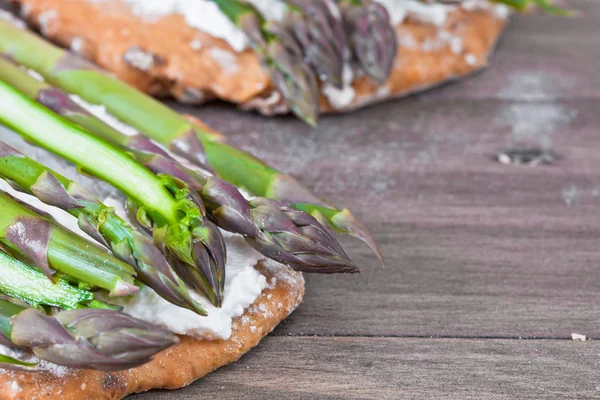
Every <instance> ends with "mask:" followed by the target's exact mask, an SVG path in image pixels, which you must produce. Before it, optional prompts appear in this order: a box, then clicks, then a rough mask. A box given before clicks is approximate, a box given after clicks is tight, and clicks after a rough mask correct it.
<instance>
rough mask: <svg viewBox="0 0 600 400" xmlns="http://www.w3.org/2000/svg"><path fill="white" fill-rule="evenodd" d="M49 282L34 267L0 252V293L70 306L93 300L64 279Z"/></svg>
mask: <svg viewBox="0 0 600 400" xmlns="http://www.w3.org/2000/svg"><path fill="white" fill-rule="evenodd" d="M55 281H56V282H55V283H52V282H51V281H50V280H49V279H47V278H46V276H44V274H43V273H42V272H40V271H39V270H38V269H35V268H31V267H30V266H28V265H26V264H24V263H22V262H20V261H18V260H16V259H14V258H12V257H11V256H9V255H8V254H6V253H4V252H2V251H0V292H2V293H4V294H5V295H8V296H11V297H14V298H17V299H19V300H22V301H24V302H26V303H28V304H30V305H32V306H34V307H37V306H38V305H46V306H55V307H60V308H63V309H73V308H77V307H78V306H80V305H84V304H86V303H89V302H91V301H92V300H94V294H93V293H92V292H88V291H87V290H81V289H78V288H76V287H74V286H71V285H70V284H69V282H67V281H66V280H64V279H55Z"/></svg>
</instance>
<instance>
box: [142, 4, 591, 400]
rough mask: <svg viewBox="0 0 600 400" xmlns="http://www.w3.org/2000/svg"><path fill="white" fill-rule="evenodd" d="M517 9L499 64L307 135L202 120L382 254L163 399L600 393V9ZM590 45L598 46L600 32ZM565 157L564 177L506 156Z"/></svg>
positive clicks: (282, 126) (353, 247) (272, 123)
mask: <svg viewBox="0 0 600 400" xmlns="http://www.w3.org/2000/svg"><path fill="white" fill-rule="evenodd" d="M570 3H571V4H572V5H573V7H574V8H577V9H579V10H582V11H584V12H585V14H586V15H585V17H584V18H579V19H564V18H553V17H547V16H539V15H532V16H516V17H515V18H514V19H513V21H512V22H511V26H510V28H509V30H508V32H507V33H506V34H505V36H504V38H503V39H502V41H501V42H500V44H499V47H498V51H497V54H496V56H495V57H494V59H493V63H492V66H491V68H489V69H488V70H486V71H483V72H481V73H479V74H477V75H476V76H473V77H471V78H469V79H468V80H465V81H462V82H460V83H455V84H451V85H447V86H445V87H443V88H438V89H436V90H433V91H431V92H429V93H425V94H423V95H420V96H414V97H411V98H408V99H404V100H398V101H393V102H389V103H386V104H383V105H380V106H377V107H372V108H369V109H366V110H363V111H359V112H356V113H354V114H351V115H344V116H330V117H325V118H323V119H322V121H321V123H320V126H319V128H318V129H317V130H310V129H309V128H307V127H306V126H305V125H303V124H302V123H301V122H299V121H297V120H295V119H294V118H292V117H282V118H277V119H266V118H262V117H260V116H258V115H253V114H247V113H241V112H237V111H236V110H235V109H234V108H233V107H230V106H225V105H209V106H206V107H203V108H201V109H197V110H195V109H191V108H184V107H178V108H179V109H180V110H181V111H185V112H193V113H195V114H197V115H198V116H200V117H201V118H202V119H203V120H205V121H206V122H208V123H209V124H210V125H211V126H212V127H214V128H216V129H218V130H220V131H222V132H223V133H224V134H226V135H227V136H228V137H229V139H230V140H231V141H232V142H233V143H235V144H237V145H239V146H241V147H243V148H244V149H246V150H249V151H251V152H253V153H254V154H256V155H258V156H259V157H261V158H263V159H265V160H267V161H268V162H269V163H272V164H274V165H275V166H277V167H279V168H281V169H283V170H285V171H286V172H289V173H291V174H294V175H296V176H298V177H300V178H301V180H302V181H303V182H305V183H306V184H307V185H309V186H311V187H312V188H313V189H314V190H315V191H316V192H317V193H320V194H322V195H323V196H324V197H326V198H328V199H330V200H331V201H333V202H334V203H335V204H338V205H343V206H347V207H349V208H351V209H352V210H353V211H355V213H356V214H357V216H358V217H360V218H361V219H362V220H363V221H364V222H365V223H366V225H367V226H368V227H369V228H370V229H371V230H372V231H373V233H374V234H375V236H376V239H377V240H378V241H379V243H380V244H381V245H382V248H383V252H384V253H385V256H386V258H387V267H386V268H385V269H382V268H381V267H380V265H378V263H377V260H376V259H375V257H373V256H372V254H371V253H370V252H369V250H368V249H367V247H366V246H363V245H361V244H360V243H358V242H356V241H353V240H351V239H348V238H344V239H342V242H343V244H344V245H345V246H347V248H348V249H349V254H350V255H351V257H352V258H353V259H354V260H356V262H357V263H358V264H359V265H361V266H362V270H363V273H362V275H360V276H307V293H306V297H305V301H304V303H303V304H302V305H301V306H300V308H299V309H298V310H297V311H296V312H295V313H294V314H293V315H292V316H291V317H290V318H288V320H286V321H285V322H284V323H282V324H281V326H279V327H278V328H277V329H276V330H275V332H273V334H272V335H270V336H269V337H267V338H265V339H264V340H263V341H262V342H261V344H260V345H259V346H258V347H257V348H256V349H255V350H253V351H252V352H250V353H249V354H247V355H246V356H244V357H243V358H242V359H241V360H240V361H239V362H237V363H236V364H234V365H230V366H228V367H225V368H222V369H220V370H218V371H216V372H214V373H213V374H211V375H209V376H208V377H206V378H205V379H203V380H201V381H199V382H196V383H195V384H193V385H191V386H190V387H188V388H185V389H181V390H179V391H177V392H169V391H154V392H150V393H146V394H141V395H135V396H131V397H130V399H132V400H159V399H160V400H162V399H165V400H166V399H173V398H177V399H200V398H215V399H336V398H343V399H404V398H407V399H408V398H410V399H412V398H416V399H470V398H474V399H479V398H487V399H525V398H530V399H540V398H556V399H567V398H573V399H583V398H592V397H596V396H600V373H599V371H598V370H599V366H598V363H600V347H599V346H598V342H597V341H593V340H592V341H589V340H588V341H585V342H581V341H575V340H573V339H572V334H573V333H577V334H581V335H586V336H587V338H588V339H598V338H600V151H598V150H599V149H600V147H599V140H600V37H598V34H599V31H598V26H600V5H598V3H597V0H578V1H571V2H570ZM593 35H596V36H595V37H594V36H593ZM514 148H528V149H530V148H538V149H540V148H541V149H543V150H545V151H548V152H549V151H552V152H554V153H555V154H556V156H557V159H556V160H554V161H552V162H551V163H550V164H548V165H542V164H538V165H536V166H531V165H505V164H502V163H500V162H498V160H497V158H496V155H497V153H498V152H500V151H503V150H506V149H514Z"/></svg>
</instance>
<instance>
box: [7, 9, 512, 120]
mask: <svg viewBox="0 0 600 400" xmlns="http://www.w3.org/2000/svg"><path fill="white" fill-rule="evenodd" d="M11 1H12V2H14V3H19V4H21V6H22V8H21V10H22V14H23V15H24V16H25V17H26V18H27V20H28V22H29V23H30V24H32V25H33V26H35V27H36V28H38V29H40V30H41V32H42V33H43V34H44V35H46V36H47V37H49V38H51V39H53V40H54V41H56V42H58V43H59V44H61V45H63V46H65V47H68V48H71V49H72V50H73V51H76V52H79V53H81V55H83V56H84V57H86V58H88V59H90V60H92V61H94V62H96V63H97V64H99V65H101V66H102V67H104V68H105V69H107V70H109V71H112V72H114V73H115V74H116V75H117V76H118V77H119V78H120V79H122V80H124V81H127V82H129V83H131V84H133V85H134V86H136V87H138V88H140V89H141V90H143V91H145V92H147V93H150V94H152V95H154V96H166V95H172V96H174V97H175V98H176V99H178V100H179V101H181V102H185V103H192V104H201V103H203V102H205V101H208V100H211V99H214V98H219V99H222V100H225V101H229V102H233V103H236V104H239V105H240V107H241V108H244V109H256V110H258V111H259V112H261V113H263V114H267V115H272V114H279V113H287V112H288V111H289V110H288V108H287V106H286V105H285V103H284V101H283V100H282V99H281V96H280V95H279V94H278V93H277V92H275V91H274V89H273V86H272V84H271V81H270V80H269V77H268V75H267V74H266V72H265V71H264V70H263V68H262V67H261V65H260V61H259V59H258V57H257V55H256V53H255V52H254V51H252V50H245V51H242V52H240V53H237V52H235V51H234V50H233V49H232V48H231V47H230V46H229V45H228V44H227V42H225V41H223V40H221V39H218V38H215V37H212V36H211V35H209V34H207V33H204V32H202V31H199V30H197V29H195V28H192V27H190V26H188V25H187V24H186V23H185V20H184V18H183V17H182V16H181V15H169V16H166V17H162V18H159V19H155V20H152V21H150V20H147V19H146V20H144V19H142V18H140V17H138V16H136V15H134V14H133V13H132V11H131V9H130V8H129V7H128V6H127V5H125V4H123V3H121V2H120V1H119V0H105V1H101V2H100V1H88V0H11ZM505 25H506V19H505V18H504V17H503V16H501V15H496V14H495V13H494V12H493V11H492V9H485V8H479V9H473V10H466V9H464V8H460V7H458V8H456V10H454V11H453V12H451V13H450V15H449V17H448V19H447V21H446V23H445V26H443V27H441V28H440V27H437V26H435V25H433V24H429V23H425V22H422V21H416V20H414V19H411V18H408V19H406V20H405V21H404V22H403V23H402V24H400V25H398V26H397V27H396V31H397V35H398V38H399V42H400V46H399V50H398V55H397V58H396V61H395V64H394V68H393V71H392V73H391V76H390V78H389V80H388V82H387V83H386V84H385V85H383V86H379V85H377V84H375V83H374V82H373V81H371V80H370V79H369V78H367V77H358V78H357V79H355V81H354V82H353V88H354V91H355V96H354V98H353V100H352V102H351V103H350V104H347V105H344V106H340V105H338V107H337V108H334V107H333V106H332V104H330V103H329V101H328V100H327V97H326V96H322V97H321V111H322V112H341V111H349V110H353V109H356V108H360V107H362V106H365V105H367V104H371V103H375V102H379V101H383V100H385V99H388V98H392V97H400V96H405V95H407V94H410V93H413V92H417V91H421V90H424V89H427V88H430V87H432V86H436V85H439V84H441V83H443V82H446V81H448V80H451V79H456V78H459V77H463V76H465V75H467V74H469V73H471V72H473V71H475V70H478V69H481V68H483V67H485V66H486V65H487V63H488V58H489V56H490V53H491V52H492V50H493V48H494V45H495V43H496V41H497V39H498V37H499V36H500V34H501V33H502V31H503V29H504V27H505ZM441 32H443V34H441Z"/></svg>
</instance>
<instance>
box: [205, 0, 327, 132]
mask: <svg viewBox="0 0 600 400" xmlns="http://www.w3.org/2000/svg"><path fill="white" fill-rule="evenodd" d="M211 1H212V2H214V3H215V4H216V5H217V6H218V7H219V9H220V10H221V12H222V13H223V14H225V15H226V16H227V17H228V18H229V19H230V20H231V22H233V24H234V25H236V26H237V27H238V28H240V29H241V30H242V31H244V33H245V34H246V35H248V37H249V38H250V40H251V42H252V45H253V47H254V49H255V51H256V52H257V53H258V54H259V55H260V57H261V58H262V60H263V62H264V64H265V65H266V67H267V68H268V69H269V71H270V73H271V80H272V81H273V84H274V85H275V87H277V89H279V91H280V92H281V94H282V95H283V97H284V98H285V99H286V101H287V103H288V105H289V107H290V109H291V110H292V111H293V112H294V113H295V114H296V115H297V116H298V117H299V118H301V119H302V120H304V121H305V122H306V123H308V124H309V125H312V126H315V125H316V123H317V116H318V113H319V90H318V87H317V81H316V79H315V76H314V74H313V72H312V70H311V69H310V68H309V66H308V65H307V64H306V63H305V62H304V56H303V53H302V49H301V47H300V46H299V45H298V43H297V42H296V40H295V39H294V38H293V37H292V35H290V34H289V33H288V32H287V30H286V29H284V28H283V27H282V26H281V25H279V24H278V23H276V22H274V21H266V20H265V19H264V18H263V17H262V16H261V15H260V13H259V12H258V11H257V10H256V9H255V8H254V7H253V6H252V5H251V4H248V3H245V2H242V1H239V0H211Z"/></svg>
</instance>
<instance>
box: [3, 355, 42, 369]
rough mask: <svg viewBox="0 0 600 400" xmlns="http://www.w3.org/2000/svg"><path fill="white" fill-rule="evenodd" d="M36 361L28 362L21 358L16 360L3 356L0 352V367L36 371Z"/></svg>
mask: <svg viewBox="0 0 600 400" xmlns="http://www.w3.org/2000/svg"><path fill="white" fill-rule="evenodd" d="M37 365H38V363H36V362H34V363H29V362H25V361H21V360H17V359H16V358H13V357H10V356H5V355H4V354H0V368H2V369H10V370H13V371H29V372H31V371H37V368H36V367H37Z"/></svg>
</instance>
